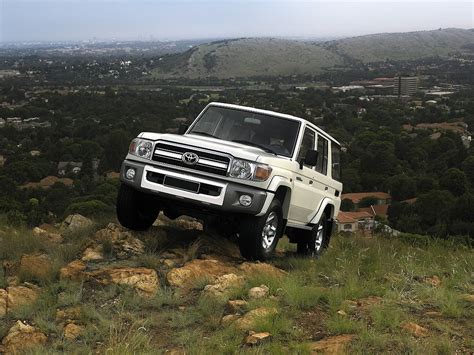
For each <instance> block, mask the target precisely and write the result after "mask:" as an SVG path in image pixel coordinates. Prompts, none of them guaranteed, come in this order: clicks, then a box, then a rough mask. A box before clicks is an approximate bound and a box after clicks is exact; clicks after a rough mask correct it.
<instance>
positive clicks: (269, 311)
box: [234, 307, 278, 330]
mask: <svg viewBox="0 0 474 355" xmlns="http://www.w3.org/2000/svg"><path fill="white" fill-rule="evenodd" d="M277 313H278V310H277V309H276V308H274V307H271V308H270V307H260V308H256V309H252V310H251V311H249V312H247V313H245V314H244V315H243V316H242V317H241V318H239V319H237V320H236V321H235V322H234V324H235V325H236V327H237V328H238V329H240V330H251V329H252V328H253V327H254V326H255V323H256V322H257V321H258V320H260V319H262V318H266V317H268V316H271V315H273V314H277Z"/></svg>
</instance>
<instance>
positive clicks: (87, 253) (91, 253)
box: [81, 245, 104, 261]
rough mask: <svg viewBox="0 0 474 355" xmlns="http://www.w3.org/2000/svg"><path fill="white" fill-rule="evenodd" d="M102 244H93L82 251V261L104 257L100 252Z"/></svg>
mask: <svg viewBox="0 0 474 355" xmlns="http://www.w3.org/2000/svg"><path fill="white" fill-rule="evenodd" d="M102 250H103V247H102V245H94V246H90V247H88V248H86V250H84V252H83V253H82V258H81V260H82V261H94V260H102V259H104V253H103V252H102Z"/></svg>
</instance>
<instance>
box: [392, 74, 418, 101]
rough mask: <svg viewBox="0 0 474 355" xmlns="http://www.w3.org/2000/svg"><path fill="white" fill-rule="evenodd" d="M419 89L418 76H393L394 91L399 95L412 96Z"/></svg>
mask: <svg viewBox="0 0 474 355" xmlns="http://www.w3.org/2000/svg"><path fill="white" fill-rule="evenodd" d="M417 91H418V77H417V76H397V77H395V78H393V93H394V94H395V95H398V96H411V95H414V94H415V93H416V92H417Z"/></svg>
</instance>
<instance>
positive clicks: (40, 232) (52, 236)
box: [33, 227, 63, 244]
mask: <svg viewBox="0 0 474 355" xmlns="http://www.w3.org/2000/svg"><path fill="white" fill-rule="evenodd" d="M33 235H34V236H35V237H38V238H41V239H43V240H45V241H48V242H51V243H57V244H59V243H62V242H63V237H62V235H61V234H59V233H53V232H48V231H47V230H45V229H42V228H40V227H35V228H33Z"/></svg>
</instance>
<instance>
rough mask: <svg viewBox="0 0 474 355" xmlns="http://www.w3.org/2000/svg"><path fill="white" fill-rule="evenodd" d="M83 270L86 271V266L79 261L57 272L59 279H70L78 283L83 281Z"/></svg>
mask: <svg viewBox="0 0 474 355" xmlns="http://www.w3.org/2000/svg"><path fill="white" fill-rule="evenodd" d="M85 270H86V264H84V263H83V262H82V261H80V260H74V261H71V262H70V263H69V264H67V265H66V266H64V267H62V268H61V270H60V271H59V277H60V279H61V280H64V279H70V280H74V281H80V280H82V279H84V276H85V274H84V271H85Z"/></svg>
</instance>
